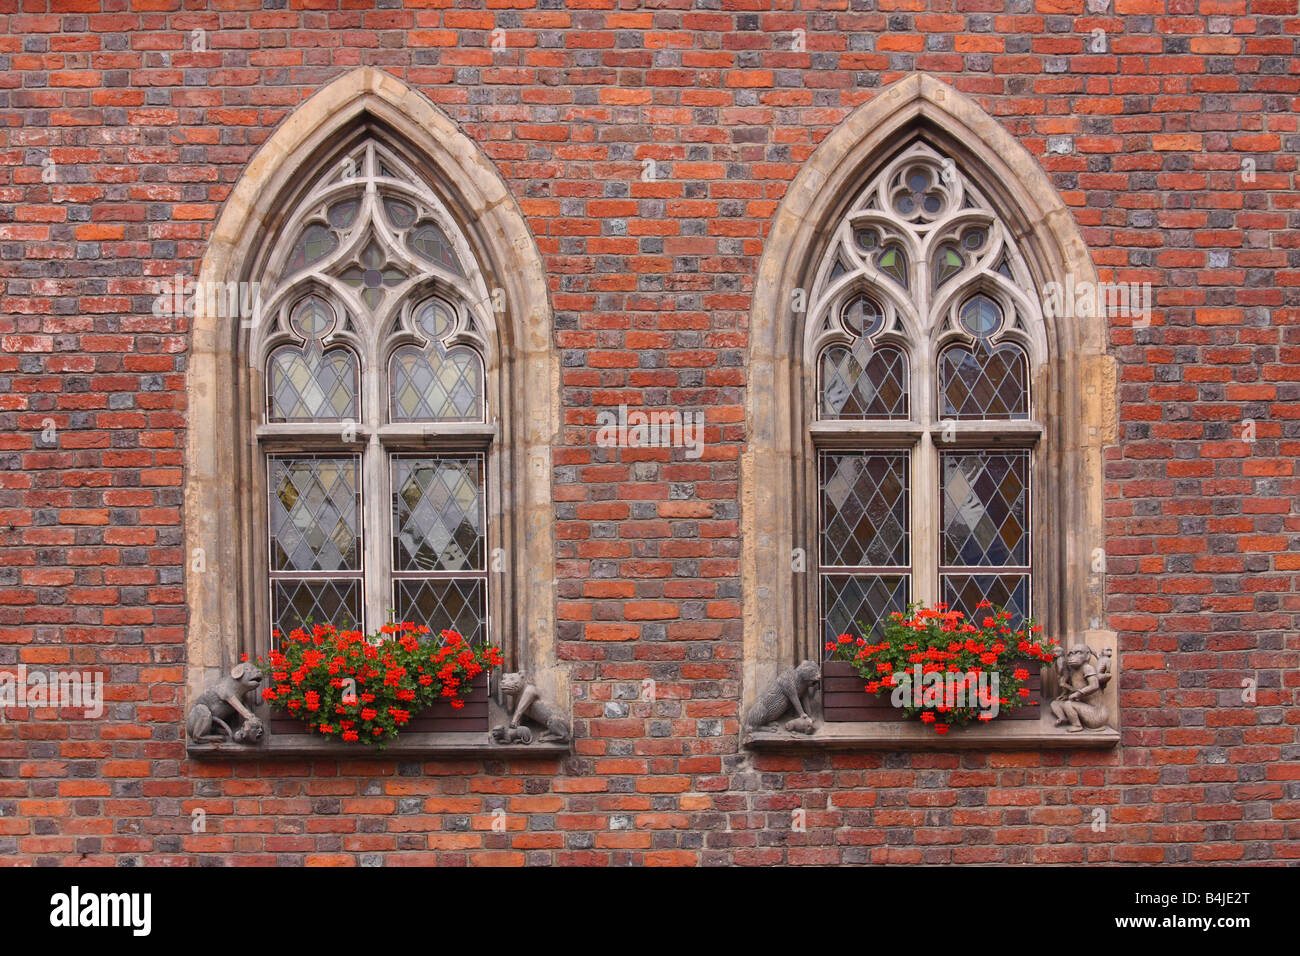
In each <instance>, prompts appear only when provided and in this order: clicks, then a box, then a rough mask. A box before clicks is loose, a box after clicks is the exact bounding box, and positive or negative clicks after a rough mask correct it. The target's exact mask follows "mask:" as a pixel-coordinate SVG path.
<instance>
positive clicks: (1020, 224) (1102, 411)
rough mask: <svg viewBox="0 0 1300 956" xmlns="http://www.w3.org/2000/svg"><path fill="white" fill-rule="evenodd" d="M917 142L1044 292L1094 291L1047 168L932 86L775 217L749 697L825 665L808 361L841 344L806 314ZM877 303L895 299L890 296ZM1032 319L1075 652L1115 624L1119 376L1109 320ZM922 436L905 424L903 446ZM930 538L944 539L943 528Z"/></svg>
mask: <svg viewBox="0 0 1300 956" xmlns="http://www.w3.org/2000/svg"><path fill="white" fill-rule="evenodd" d="M918 142H919V143H922V144H926V145H927V146H929V147H932V148H933V149H934V150H935V151H936V152H937V153H939V154H941V155H943V156H946V157H950V158H951V159H952V160H953V162H954V163H955V165H956V167H957V169H958V170H960V172H961V173H962V174H963V175H964V176H966V177H968V178H969V180H970V181H971V182H972V183H973V185H974V187H975V188H976V189H977V190H978V191H979V192H980V193H981V194H982V195H983V197H985V199H986V200H987V202H988V204H989V205H990V206H991V207H992V208H993V209H994V210H995V211H996V213H997V215H998V216H999V218H1000V219H1001V221H1002V222H1003V223H1004V224H1005V227H1006V229H1007V231H1008V232H1009V234H1010V236H1011V238H1012V240H1013V242H1014V243H1015V245H1016V246H1017V247H1018V248H1019V249H1020V250H1021V251H1022V252H1023V262H1024V266H1025V268H1026V269H1027V271H1028V273H1029V279H1030V280H1031V281H1032V284H1033V285H1034V286H1035V287H1036V288H1037V290H1039V292H1040V294H1041V291H1042V290H1043V289H1045V288H1050V287H1051V286H1050V284H1051V283H1060V284H1061V286H1064V287H1067V288H1074V287H1075V286H1080V285H1083V284H1089V285H1090V286H1091V287H1092V288H1096V284H1097V272H1096V269H1095V267H1094V265H1093V262H1092V259H1091V257H1090V255H1089V253H1088V250H1087V247H1086V245H1085V243H1084V241H1083V237H1082V235H1081V233H1080V231H1079V228H1078V226H1077V224H1076V222H1075V219H1074V216H1073V214H1072V213H1071V212H1070V210H1069V209H1068V208H1067V207H1066V205H1065V203H1064V202H1063V201H1062V199H1061V197H1060V195H1059V194H1058V193H1057V191H1056V190H1055V188H1054V187H1053V186H1052V183H1051V181H1050V180H1049V179H1048V177H1047V175H1046V174H1045V173H1044V171H1043V170H1042V168H1041V167H1040V166H1039V164H1038V163H1037V161H1036V160H1035V159H1034V157H1033V156H1032V155H1031V154H1030V153H1029V152H1028V150H1026V149H1025V148H1024V146H1023V145H1021V144H1020V143H1019V142H1018V141H1017V140H1016V139H1015V138H1014V137H1013V136H1011V134H1009V133H1008V132H1007V131H1006V130H1005V129H1004V128H1003V127H1002V126H1001V125H1000V124H999V123H998V122H997V121H996V120H995V119H994V118H993V117H991V116H989V115H988V114H987V113H985V112H984V111H983V110H982V109H981V108H980V107H979V105H978V104H977V103H975V102H974V101H973V100H972V99H970V98H969V97H967V96H965V95H963V94H961V93H959V92H958V91H956V90H954V89H953V88H952V87H950V86H947V85H946V84H944V83H942V82H940V81H938V80H936V79H934V78H933V77H930V76H928V75H925V74H913V75H911V76H908V77H906V78H904V79H902V80H899V81H898V82H896V83H894V84H893V85H891V86H889V87H887V88H885V89H884V90H882V91H881V92H880V93H879V94H878V95H877V96H875V97H874V98H873V99H872V100H871V101H870V102H869V103H866V104H864V105H863V106H861V107H859V108H858V109H857V110H855V111H854V112H853V113H852V114H850V115H849V116H848V117H847V118H846V119H845V120H844V121H843V122H842V123H841V124H840V126H839V127H837V128H836V129H835V130H834V131H833V132H832V133H831V134H830V135H829V136H828V137H827V138H826V139H825V141H823V143H822V144H821V145H820V146H819V147H818V148H817V150H816V151H815V152H814V153H813V155H812V156H811V157H810V158H809V159H808V160H807V162H806V163H805V164H804V166H803V168H802V169H801V170H800V172H799V174H798V175H797V176H796V177H795V179H794V181H793V183H792V184H791V186H790V188H789V190H788V191H787V193H786V195H785V197H784V198H783V199H782V201H781V204H780V206H779V207H778V209H777V211H776V214H775V218H774V220H773V223H772V229H771V232H770V235H769V238H768V240H767V242H766V244H765V247H764V251H763V257H762V260H761V261H760V264H759V269H758V275H757V279H756V283H755V291H754V298H753V303H752V306H751V311H750V323H749V384H748V388H747V390H746V403H747V423H748V447H747V449H746V452H745V454H744V456H743V457H742V479H741V480H742V501H741V508H742V535H743V539H744V547H743V554H744V566H743V569H742V575H743V586H744V595H745V597H744V606H745V611H744V615H745V689H746V695H747V698H748V697H749V696H750V695H752V694H753V693H754V692H755V688H756V687H758V686H759V685H760V684H761V683H762V682H763V681H765V680H767V679H769V678H770V676H771V674H772V673H773V672H774V671H775V669H776V668H777V667H779V666H784V665H786V664H790V663H795V662H797V661H798V660H800V659H802V658H803V657H806V656H807V657H812V658H813V659H820V655H818V654H817V653H816V648H817V647H818V646H819V644H814V642H813V640H812V638H811V635H812V634H813V632H814V631H815V628H813V627H810V626H809V619H810V617H809V616H810V615H816V609H815V608H809V607H808V606H807V605H808V604H809V603H810V602H809V599H808V597H807V594H808V588H807V586H806V584H805V583H804V582H805V581H806V576H807V575H808V573H809V570H810V569H811V567H812V565H813V564H814V562H815V559H814V557H813V555H814V554H815V547H816V529H815V527H811V528H810V527H809V513H810V511H811V512H812V513H813V514H815V513H816V505H815V494H814V495H813V496H810V495H809V492H808V488H807V480H806V477H804V478H801V475H803V476H806V475H807V470H806V469H807V462H808V460H809V457H810V455H811V456H814V457H815V453H814V451H813V448H812V444H811V442H810V439H809V436H808V427H807V422H808V420H809V419H808V398H807V396H808V395H810V394H812V395H815V394H816V389H817V385H816V378H817V368H816V367H817V364H818V363H817V355H816V354H810V348H811V346H812V343H813V340H814V339H815V338H816V337H817V334H822V338H821V339H820V341H822V342H825V341H827V340H828V338H827V337H826V336H825V334H824V333H822V330H820V328H819V329H818V330H816V334H814V332H810V331H809V330H808V328H807V325H808V323H807V322H806V321H805V319H806V318H808V315H807V314H806V313H804V312H799V311H796V309H798V308H807V305H808V299H809V298H811V297H812V296H813V295H814V292H813V290H815V289H818V288H821V289H826V288H827V287H828V286H827V283H828V282H832V283H833V282H835V281H839V282H841V283H843V287H844V288H848V287H849V286H850V285H851V283H852V282H853V281H854V280H853V279H852V277H850V276H845V275H843V274H842V270H843V269H844V266H843V265H842V264H836V263H835V262H834V261H832V258H831V257H829V256H828V250H829V249H830V248H831V242H832V240H833V239H834V233H835V230H836V228H837V225H838V224H839V223H840V222H841V220H843V219H844V217H845V215H846V213H848V212H849V210H850V207H851V204H853V203H854V202H855V201H859V200H860V199H861V197H862V190H863V188H864V186H865V185H866V184H867V183H868V182H869V181H871V180H872V179H873V177H875V176H877V174H879V173H880V172H881V171H882V170H883V169H885V168H886V167H887V166H888V164H890V163H891V162H893V161H895V159H896V158H897V157H898V156H899V155H900V151H901V150H902V149H903V148H904V147H906V146H907V145H908V144H909V143H918ZM866 218H867V219H870V214H869V213H868V214H867V215H866ZM1067 283H1073V284H1072V285H1067ZM830 288H831V289H832V291H838V289H837V287H834V286H830ZM879 291H883V292H885V294H886V295H888V294H890V290H889V289H888V287H887V284H886V283H882V284H880V286H879ZM882 301H883V300H882ZM887 308H893V306H892V305H887ZM1033 311H1034V312H1036V313H1037V315H1036V316H1035V321H1036V322H1039V323H1041V324H1040V326H1039V327H1038V328H1035V329H1031V330H1030V334H1031V335H1041V342H1042V349H1041V353H1042V354H1040V355H1039V359H1040V361H1038V362H1037V367H1036V370H1035V371H1034V373H1033V382H1032V387H1033V390H1034V394H1035V396H1037V398H1036V401H1039V402H1040V406H1041V409H1040V416H1041V420H1042V422H1043V426H1044V436H1043V438H1044V441H1043V453H1042V455H1041V458H1042V461H1041V463H1040V472H1039V474H1040V475H1041V478H1040V481H1039V485H1040V488H1039V492H1040V493H1041V497H1036V498H1035V501H1036V502H1039V501H1041V504H1040V505H1038V506H1037V507H1038V509H1039V510H1038V511H1037V512H1036V514H1037V518H1036V521H1038V522H1042V524H1041V525H1040V526H1039V534H1038V540H1039V542H1040V543H1041V544H1042V554H1041V564H1038V565H1036V570H1035V580H1039V579H1040V576H1041V582H1042V584H1041V587H1040V589H1039V591H1040V593H1042V594H1043V598H1042V600H1041V602H1040V601H1039V600H1038V599H1036V600H1035V605H1036V611H1037V612H1038V616H1039V619H1040V620H1041V621H1042V623H1043V624H1044V625H1045V626H1046V627H1048V628H1050V629H1052V631H1053V632H1054V633H1056V634H1059V635H1061V636H1062V637H1063V638H1073V637H1077V636H1081V635H1082V634H1083V633H1084V632H1085V631H1088V630H1090V629H1098V628H1100V626H1101V625H1100V621H1101V620H1102V619H1103V615H1104V611H1103V605H1102V598H1103V580H1102V576H1101V574H1099V573H1096V571H1097V569H1096V565H1095V562H1094V557H1093V555H1094V553H1095V552H1094V549H1096V548H1100V547H1101V546H1102V544H1103V541H1104V538H1103V527H1102V520H1103V509H1102V492H1103V488H1102V451H1103V448H1104V446H1105V445H1106V444H1107V443H1108V442H1112V441H1114V438H1115V428H1116V421H1115V388H1116V377H1115V370H1114V362H1113V360H1112V359H1111V358H1110V357H1109V356H1108V355H1107V354H1106V328H1105V321H1104V319H1101V318H1091V319H1074V318H1065V319H1063V318H1058V317H1056V316H1054V315H1053V314H1052V313H1051V310H1043V309H1034V310H1033ZM829 340H830V341H834V335H833V334H832V335H831V336H830V338H829ZM891 424H892V423H891ZM910 428H911V426H910V425H909V424H905V423H899V424H898V433H899V434H898V440H899V442H900V443H901V442H903V441H904V440H906V439H907V438H908V431H909V429H910ZM1043 512H1046V513H1043ZM922 527H924V528H926V533H930V532H931V531H933V532H934V533H936V534H937V528H934V527H933V526H932V525H930V526H926V525H924V523H923V524H922ZM792 556H793V557H792ZM792 568H793V570H792Z"/></svg>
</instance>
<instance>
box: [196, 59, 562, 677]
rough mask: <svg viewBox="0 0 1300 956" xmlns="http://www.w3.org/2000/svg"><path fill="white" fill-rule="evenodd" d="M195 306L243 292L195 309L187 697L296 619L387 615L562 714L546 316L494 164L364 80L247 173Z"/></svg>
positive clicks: (341, 84)
mask: <svg viewBox="0 0 1300 956" xmlns="http://www.w3.org/2000/svg"><path fill="white" fill-rule="evenodd" d="M238 284H243V285H238ZM206 289H215V290H218V294H216V295H215V296H212V297H210V298H215V299H216V300H218V304H220V302H221V301H225V300H224V298H223V296H224V293H225V290H228V289H238V290H240V291H243V290H251V292H250V293H249V294H248V295H246V299H247V300H249V301H250V302H253V303H255V308H254V310H253V314H252V315H249V314H241V315H233V314H229V312H228V311H227V310H223V309H220V308H217V309H203V308H200V309H199V310H198V311H197V313H196V315H195V317H194V323H193V332H192V345H191V354H190V364H189V370H188V375H187V391H188V397H189V415H190V420H189V429H188V438H187V474H186V492H185V505H186V544H187V549H188V556H189V569H188V572H187V579H186V588H187V598H188V603H189V609H190V621H189V633H188V641H187V648H188V684H189V687H190V690H191V692H196V691H197V690H198V689H199V688H200V687H201V686H202V685H203V684H204V683H205V682H206V681H208V680H210V679H212V678H213V677H214V676H215V675H216V674H218V673H219V672H220V671H222V670H223V669H225V668H228V667H230V666H231V665H232V664H233V663H234V662H235V661H237V660H238V659H239V657H240V655H242V654H258V653H264V652H265V651H266V650H267V649H268V647H269V645H270V640H271V632H272V630H273V629H274V628H276V627H277V626H280V627H283V626H285V624H286V622H288V621H290V620H291V619H292V618H294V617H297V616H301V615H302V612H303V611H314V612H316V613H315V615H314V616H315V617H316V619H317V620H320V619H322V618H325V617H333V616H335V615H336V614H338V613H345V614H346V617H347V618H348V619H349V620H351V621H353V622H356V623H361V624H363V625H364V627H365V628H366V629H368V630H373V629H375V628H377V627H378V626H379V625H380V624H382V623H383V622H384V620H385V618H386V615H387V612H388V611H389V610H390V609H391V610H394V611H396V613H397V615H398V617H400V618H405V619H415V620H417V621H420V622H421V623H423V622H426V621H428V622H429V623H431V624H433V623H442V625H443V626H453V627H456V628H457V629H459V630H461V631H462V633H465V634H466V636H467V637H486V638H488V639H490V640H492V641H493V642H495V643H498V644H499V645H500V646H501V647H502V650H503V651H504V653H505V657H506V665H507V667H508V668H509V669H520V668H526V669H527V670H528V671H529V672H530V676H531V677H532V679H533V680H534V682H535V683H537V684H538V685H539V689H541V690H542V691H543V693H546V694H549V695H550V697H551V699H553V700H556V701H558V702H561V703H567V700H568V693H567V686H566V685H565V683H564V681H563V679H562V677H561V674H560V673H559V671H558V669H557V668H556V667H555V646H554V618H553V615H554V599H553V593H554V581H553V567H554V560H553V555H554V549H553V530H552V521H553V517H552V507H551V492H550V476H551V466H550V457H551V445H552V443H553V441H554V439H555V435H556V429H557V426H558V420H559V410H558V395H559V390H558V387H557V383H556V375H557V374H558V373H557V368H556V363H555V358H554V354H553V349H552V346H551V341H550V336H551V312H550V306H549V301H548V295H547V289H546V283H545V278H544V273H543V270H542V264H541V260H540V256H539V255H538V252H537V249H536V246H535V244H534V242H533V240H532V237H531V235H530V234H529V232H528V229H527V226H526V224H525V222H524V220H523V217H522V215H521V213H520V211H519V209H518V206H517V205H516V204H515V202H514V200H513V198H512V197H511V196H510V194H509V193H508V191H507V189H506V187H505V184H504V183H503V182H502V180H501V178H500V176H499V175H498V174H497V172H496V170H495V169H494V167H493V166H492V164H491V162H490V161H489V160H488V159H487V158H486V157H485V156H484V155H483V154H482V153H481V152H480V151H479V150H478V149H477V147H476V146H475V145H474V144H473V143H472V142H471V141H470V140H469V139H468V138H467V137H466V136H465V135H464V134H463V133H461V132H460V130H459V129H458V128H457V127H456V126H455V125H454V124H453V123H452V122H451V121H450V120H448V119H447V117H446V116H444V115H443V114H442V113H441V112H440V111H439V110H438V109H437V108H436V107H435V106H434V105H433V104H432V103H431V102H429V101H428V100H427V99H426V98H425V97H423V96H422V95H420V94H418V93H416V92H415V91H413V90H411V89H410V88H408V87H406V86H405V85H404V84H403V83H401V81H399V80H397V79H395V78H394V77H392V76H389V75H387V74H384V73H381V72H378V71H375V70H372V69H369V68H363V69H359V70H355V71H353V72H352V73H349V74H347V75H345V76H343V77H341V78H340V79H338V80H336V81H335V82H334V83H332V84H330V85H329V86H327V87H326V88H324V89H323V90H321V91H320V92H318V93H317V94H316V95H315V96H313V97H312V98H311V99H309V100H308V101H306V102H305V103H304V104H302V105H301V106H300V107H299V108H298V109H297V110H295V111H294V112H293V113H292V114H291V115H290V116H289V117H288V118H287V119H286V120H285V121H284V123H283V124H281V126H280V127H279V128H278V129H277V130H276V132H275V134H274V135H273V136H272V137H271V139H269V140H268V141H267V142H266V143H265V144H264V145H263V146H262V147H261V148H260V149H259V151H258V152H257V154H256V155H255V156H254V158H253V160H252V161H251V162H250V164H249V166H248V168H247V169H246V170H245V172H244V174H243V176H241V178H240V179H239V181H238V182H237V184H236V185H235V188H234V190H233V192H232V194H231V196H230V197H229V199H228V200H227V202H226V204H225V207H224V209H223V212H222V216H221V218H220V220H219V221H218V224H217V226H216V228H215V230H214V232H213V235H212V237H211V239H210V240H209V243H208V248H207V252H206V255H205V257H204V259H203V263H202V267H201V272H200V276H199V283H198V290H199V291H200V293H202V292H203V291H204V290H206ZM525 397H526V400H525ZM408 491H409V492H410V494H407V492H408ZM281 492H283V493H281ZM430 496H433V497H436V498H437V499H438V500H437V501H432V499H431V497H430ZM448 509H451V511H454V512H455V513H454V514H451V511H449V510H448ZM449 515H450V517H449ZM435 526H436V527H435ZM439 529H441V531H440V530H439ZM340 608H342V609H343V610H340ZM435 618H436V619H438V620H437V621H436V622H435V620H434V619H435ZM442 618H445V619H446V620H445V621H443V620H442ZM436 630H437V628H435V632H436Z"/></svg>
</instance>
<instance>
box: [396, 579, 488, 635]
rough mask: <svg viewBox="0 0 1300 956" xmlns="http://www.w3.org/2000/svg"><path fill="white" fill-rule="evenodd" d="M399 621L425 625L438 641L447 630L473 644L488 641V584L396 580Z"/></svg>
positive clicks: (469, 580) (471, 581)
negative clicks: (454, 632)
mask: <svg viewBox="0 0 1300 956" xmlns="http://www.w3.org/2000/svg"><path fill="white" fill-rule="evenodd" d="M393 605H394V609H395V610H396V613H397V618H398V620H401V621H411V622H413V623H415V624H423V625H425V626H426V627H428V628H429V630H431V631H432V632H433V635H432V639H433V640H435V641H436V640H437V639H438V636H439V635H440V634H441V633H442V631H443V630H444V629H450V630H453V631H456V632H457V633H459V634H460V636H461V637H463V638H465V639H466V640H467V641H469V642H470V643H471V644H478V643H480V642H483V641H486V640H487V630H486V627H485V625H486V622H487V582H485V581H484V580H483V579H482V578H395V579H394V580H393Z"/></svg>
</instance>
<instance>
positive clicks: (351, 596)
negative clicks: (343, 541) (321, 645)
mask: <svg viewBox="0 0 1300 956" xmlns="http://www.w3.org/2000/svg"><path fill="white" fill-rule="evenodd" d="M312 624H333V625H334V626H335V627H338V628H344V627H358V628H359V627H361V626H362V616H361V579H360V578H359V577H350V578H330V579H316V580H311V581H304V580H294V579H284V578H276V579H274V580H273V581H272V582H271V626H272V628H274V629H275V630H277V631H279V632H280V633H281V634H285V635H287V634H289V633H290V632H291V631H293V629H294V628H297V627H301V628H303V629H304V630H306V629H308V628H309V627H310V626H311V625H312Z"/></svg>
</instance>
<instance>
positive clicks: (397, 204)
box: [384, 198, 416, 229]
mask: <svg viewBox="0 0 1300 956" xmlns="http://www.w3.org/2000/svg"><path fill="white" fill-rule="evenodd" d="M384 213H385V214H386V215H387V216H388V221H389V222H391V223H392V224H393V227H394V228H396V229H406V228H408V227H410V226H412V225H414V224H415V215H416V213H415V207H414V206H412V205H411V204H410V203H407V202H403V201H402V200H400V199H392V198H388V199H385V200H384Z"/></svg>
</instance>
